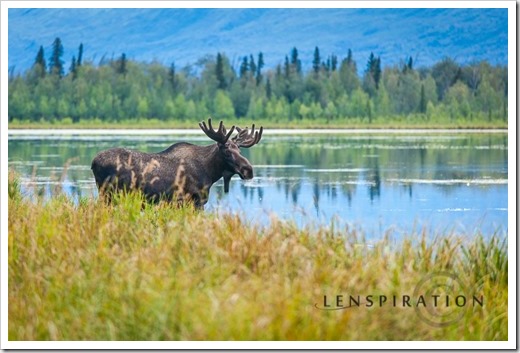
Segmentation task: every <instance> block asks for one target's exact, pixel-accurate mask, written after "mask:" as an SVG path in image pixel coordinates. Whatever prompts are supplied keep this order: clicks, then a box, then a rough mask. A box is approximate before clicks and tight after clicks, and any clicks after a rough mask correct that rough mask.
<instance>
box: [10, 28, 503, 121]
mask: <svg viewBox="0 0 520 353" xmlns="http://www.w3.org/2000/svg"><path fill="white" fill-rule="evenodd" d="M62 52H63V46H62V44H61V41H60V40H59V38H56V40H55V42H54V44H53V52H52V55H51V58H50V61H49V72H51V73H53V74H51V75H45V70H46V67H45V65H46V63H45V58H44V54H43V47H40V49H39V51H38V53H37V55H36V59H35V63H34V65H33V67H32V68H31V69H29V70H28V71H27V72H25V73H24V74H23V75H18V76H11V77H10V78H9V93H8V94H9V100H8V103H9V109H8V118H9V121H10V122H12V121H13V120H16V121H19V122H24V123H26V124H31V123H35V122H43V123H45V122H52V121H61V120H62V119H64V118H71V119H72V120H73V122H75V123H78V122H80V121H81V122H83V123H84V124H85V125H86V126H88V122H93V121H95V120H96V119H99V120H101V121H103V122H106V123H114V124H117V123H121V122H123V121H130V122H131V121H134V122H137V121H147V120H148V121H152V120H153V119H156V120H158V121H160V122H164V123H165V124H171V122H176V123H178V124H180V125H182V124H181V122H183V121H194V120H195V121H197V120H200V119H202V118H204V117H207V116H208V115H211V116H215V117H218V118H221V119H224V118H225V119H232V118H239V119H240V118H244V117H248V118H250V119H253V120H263V121H267V122H273V123H276V124H281V123H283V122H285V123H286V124H291V123H292V122H297V121H301V120H309V121H315V122H324V125H327V126H328V125H330V124H335V125H339V126H348V125H349V124H352V122H353V121H354V120H352V118H356V119H361V120H359V121H366V123H368V124H369V125H370V124H375V123H376V122H378V121H382V122H385V121H386V123H387V125H390V126H391V125H392V124H393V123H395V117H399V119H400V120H401V121H405V120H406V121H410V119H409V117H410V116H412V117H413V116H419V115H420V116H422V117H423V118H427V120H428V124H429V126H435V124H438V125H439V126H440V125H442V124H445V123H446V122H447V121H448V122H451V123H453V124H458V123H460V124H461V125H464V124H466V122H471V124H473V125H474V126H482V125H491V126H493V125H495V126H503V125H504V123H506V122H507V99H508V97H507V84H508V82H507V67H502V66H492V65H490V64H489V63H487V62H485V61H483V62H479V63H471V64H468V65H459V64H458V63H456V62H455V61H454V60H452V59H450V58H445V59H443V60H442V61H440V62H438V63H436V64H435V65H433V66H432V67H423V68H419V69H417V68H416V67H415V63H414V62H413V60H412V59H411V58H409V59H408V61H407V62H406V63H405V64H404V65H402V66H401V67H399V66H387V67H384V68H383V67H381V60H380V58H379V57H376V56H375V55H374V54H373V53H371V55H370V57H369V58H368V61H367V65H366V70H365V71H364V74H363V76H362V77H360V76H359V75H358V69H357V67H358V66H357V64H356V62H355V61H354V60H353V56H352V51H351V50H349V51H348V54H347V56H346V57H345V58H343V59H341V60H338V58H337V56H336V55H330V56H328V57H327V60H326V61H323V57H324V56H323V54H322V53H320V52H319V49H318V47H315V50H314V57H313V60H312V62H311V63H309V64H310V65H309V66H310V67H311V69H310V70H309V72H303V70H302V62H301V59H300V58H299V54H298V49H297V48H293V49H292V50H291V51H290V53H289V54H288V55H287V56H286V57H285V62H284V64H283V65H277V66H276V67H275V68H273V69H270V70H263V68H264V65H265V62H264V60H265V58H264V55H263V54H262V53H259V54H258V56H257V57H256V58H255V57H254V56H253V55H252V54H249V55H245V56H243V57H242V59H241V60H240V61H239V62H238V63H237V67H233V65H232V64H231V63H230V60H229V59H228V57H227V56H226V55H225V54H224V53H217V55H216V56H211V55H208V56H205V57H203V58H201V59H200V60H199V61H198V62H197V63H195V64H193V65H188V66H186V67H184V68H182V69H180V70H179V69H177V68H176V67H175V64H174V63H172V64H171V65H169V66H164V65H162V64H160V63H158V62H151V63H143V62H136V61H133V60H129V59H127V57H126V55H125V54H124V53H123V54H122V55H121V56H120V57H119V58H117V59H106V58H102V60H101V61H100V62H99V64H98V65H95V64H94V63H93V62H91V61H88V60H87V61H84V60H83V45H82V44H81V45H80V47H79V50H78V55H77V59H76V56H75V57H74V58H73V60H72V63H71V66H70V71H69V72H68V73H67V74H65V73H64V72H63V63H62V61H61V55H62ZM412 120H413V119H412Z"/></svg>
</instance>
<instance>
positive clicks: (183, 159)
mask: <svg viewBox="0 0 520 353" xmlns="http://www.w3.org/2000/svg"><path fill="white" fill-rule="evenodd" d="M199 126H200V128H201V129H202V131H204V133H205V134H206V135H207V136H208V137H209V138H210V139H212V140H213V141H216V142H217V143H216V144H213V145H209V146H198V145H193V144H191V143H187V142H179V143H176V144H173V145H171V146H170V147H168V148H167V149H165V150H164V151H162V152H158V153H143V152H139V151H135V150H130V149H126V148H112V149H109V150H106V151H102V152H100V153H98V155H97V156H96V157H95V158H94V160H93V161H92V167H91V168H92V172H93V173H94V178H95V179H96V184H97V187H98V189H99V193H100V195H102V196H103V197H105V198H106V199H107V200H108V201H110V200H111V195H112V194H113V193H114V192H117V191H121V190H126V191H130V190H140V191H142V192H143V194H144V195H145V196H146V199H147V200H149V201H150V202H158V201H159V200H166V201H170V202H173V201H175V202H180V203H182V202H192V203H193V204H194V205H195V206H196V207H198V208H203V207H204V205H205V204H206V202H207V201H208V196H209V190H210V188H211V186H212V185H213V184H214V183H215V182H216V181H218V180H219V179H220V178H222V177H223V178H224V191H225V192H228V191H229V181H230V180H231V177H232V176H233V175H235V174H238V175H239V176H240V178H242V179H252V178H253V166H252V165H251V163H249V161H248V160H247V159H246V158H245V157H244V156H242V155H241V154H240V148H242V147H244V148H249V147H251V146H254V145H255V144H257V143H258V142H260V139H261V138H262V132H263V128H262V127H260V130H259V131H255V125H254V124H253V126H252V127H251V132H249V130H248V128H245V129H241V128H239V127H236V126H233V127H231V129H230V130H229V132H228V131H227V130H226V128H225V127H224V124H223V122H222V121H221V122H220V125H219V127H218V129H217V130H216V131H215V130H214V129H213V127H212V126H211V119H208V125H206V123H205V122H201V123H199ZM235 129H236V130H237V132H238V133H237V134H236V135H235V136H234V137H232V138H230V137H231V134H232V133H233V132H234V130H235Z"/></svg>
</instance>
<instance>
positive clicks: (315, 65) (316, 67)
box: [312, 47, 321, 74]
mask: <svg viewBox="0 0 520 353" xmlns="http://www.w3.org/2000/svg"><path fill="white" fill-rule="evenodd" d="M320 62H321V58H320V50H319V49H318V47H316V48H314V59H313V60H312V69H313V70H314V73H316V74H317V73H318V72H320Z"/></svg>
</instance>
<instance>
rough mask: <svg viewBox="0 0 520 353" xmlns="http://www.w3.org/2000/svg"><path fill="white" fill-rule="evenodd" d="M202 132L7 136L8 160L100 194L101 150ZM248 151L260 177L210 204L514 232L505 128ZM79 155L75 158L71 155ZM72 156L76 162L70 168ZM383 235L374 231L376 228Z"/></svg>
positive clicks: (46, 182)
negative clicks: (96, 173) (94, 169)
mask: <svg viewBox="0 0 520 353" xmlns="http://www.w3.org/2000/svg"><path fill="white" fill-rule="evenodd" d="M181 140H183V141H188V142H192V143H197V144H208V143H210V142H208V140H207V138H204V137H201V136H198V135H197V136H178V135H176V136H135V135H132V136H88V135H73V136H54V137H52V138H50V137H49V136H39V135H30V136H9V165H10V167H11V168H13V169H15V170H17V171H18V172H19V173H20V175H21V181H22V185H23V187H24V188H25V192H26V193H27V194H28V195H31V193H33V194H41V195H46V196H48V195H51V194H52V193H53V192H55V191H57V190H58V189H60V188H61V189H63V190H64V191H65V192H66V193H68V194H70V195H72V196H73V197H76V198H78V197H81V196H92V195H93V196H96V195H97V191H96V189H95V184H94V179H93V176H92V174H91V171H90V162H91V160H92V158H93V157H94V156H95V154H96V153H97V152H99V151H100V150H103V149H107V148H111V147H115V146H125V147H128V148H134V149H139V150H142V151H147V152H157V151H160V150H162V149H164V148H166V147H167V146H169V145H170V144H171V143H174V142H178V141H181ZM243 154H244V155H245V156H246V157H247V158H248V159H249V160H250V161H251V162H252V163H253V165H254V166H255V178H254V179H253V180H251V181H247V182H245V181H242V180H240V179H239V178H238V177H237V178H234V179H233V180H232V182H231V189H230V193H229V194H224V193H223V183H222V181H220V182H218V183H217V184H216V185H215V186H214V187H213V189H212V191H211V194H210V199H209V202H208V205H207V208H208V209H209V210H215V211H232V212H242V213H244V214H245V216H246V217H248V218H250V219H252V220H258V221H260V222H264V221H265V219H268V213H269V212H273V213H275V214H277V215H278V216H281V217H284V218H289V219H292V220H295V221H296V222H298V223H299V224H301V225H305V224H308V223H328V222H329V221H330V219H331V218H332V217H337V218H338V219H340V220H341V221H342V222H344V223H352V224H359V225H360V226H361V227H362V228H363V229H366V230H367V232H368V233H370V234H371V233H374V234H375V233H377V232H378V231H379V229H387V228H389V227H398V228H402V229H411V228H412V227H413V225H414V224H417V223H420V224H427V225H429V226H431V227H432V228H434V229H443V230H444V229H452V228H451V227H455V228H456V229H457V230H461V231H466V232H473V230H474V229H475V228H479V229H481V230H483V231H485V232H488V233H492V232H495V231H496V230H497V229H499V230H501V231H502V232H504V233H505V232H507V134H501V133H494V134H456V135H413V136H410V135H408V136H406V135H403V136H401V135H395V134H394V135H388V136H387V135H353V136H348V135H326V136H323V135H316V136H312V135H306V136H283V135H277V136H269V134H268V133H266V134H265V136H264V139H263V140H262V143H260V144H259V145H257V146H255V147H254V148H251V149H245V150H244V151H243ZM72 158H75V159H72ZM67 161H69V163H68V164H67ZM376 236H377V234H376Z"/></svg>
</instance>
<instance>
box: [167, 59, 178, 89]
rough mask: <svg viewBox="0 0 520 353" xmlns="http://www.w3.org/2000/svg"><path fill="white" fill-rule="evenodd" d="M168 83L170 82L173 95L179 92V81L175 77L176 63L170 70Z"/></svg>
mask: <svg viewBox="0 0 520 353" xmlns="http://www.w3.org/2000/svg"><path fill="white" fill-rule="evenodd" d="M168 81H169V82H170V85H171V88H172V90H173V93H174V94H175V91H176V90H177V79H176V77H175V62H172V63H171V65H170V69H169V70H168Z"/></svg>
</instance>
